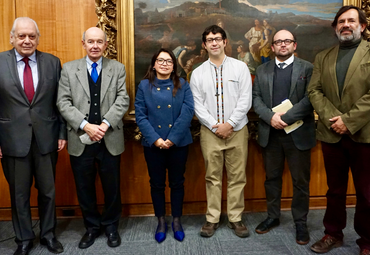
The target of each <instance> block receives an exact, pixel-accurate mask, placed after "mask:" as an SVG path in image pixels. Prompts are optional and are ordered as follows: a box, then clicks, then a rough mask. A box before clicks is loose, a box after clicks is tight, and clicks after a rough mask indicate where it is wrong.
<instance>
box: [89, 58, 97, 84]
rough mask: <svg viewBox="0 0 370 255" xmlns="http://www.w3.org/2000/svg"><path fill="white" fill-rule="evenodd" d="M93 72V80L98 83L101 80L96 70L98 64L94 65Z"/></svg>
mask: <svg viewBox="0 0 370 255" xmlns="http://www.w3.org/2000/svg"><path fill="white" fill-rule="evenodd" d="M91 66H92V70H91V78H92V79H93V81H94V82H95V83H96V81H97V80H98V78H99V75H98V71H97V70H96V67H97V66H98V64H97V63H95V62H94V63H92V65H91Z"/></svg>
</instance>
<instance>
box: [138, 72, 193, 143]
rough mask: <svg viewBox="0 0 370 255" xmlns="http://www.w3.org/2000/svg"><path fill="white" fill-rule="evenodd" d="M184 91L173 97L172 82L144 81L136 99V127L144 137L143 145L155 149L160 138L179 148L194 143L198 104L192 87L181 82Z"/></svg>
mask: <svg viewBox="0 0 370 255" xmlns="http://www.w3.org/2000/svg"><path fill="white" fill-rule="evenodd" d="M180 82H181V89H178V90H177V93H176V95H175V97H173V96H172V90H173V88H174V85H173V83H172V80H171V79H167V80H159V79H157V78H155V80H154V82H153V84H149V80H147V79H146V80H142V81H141V82H140V84H139V87H138V90H137V93H136V99H135V116H136V123H137V125H138V126H139V129H140V131H141V133H142V134H143V139H142V142H141V143H142V145H143V146H146V147H151V146H154V142H155V141H157V140H158V139H159V138H162V139H163V140H167V139H169V140H170V141H172V142H173V143H174V144H175V145H176V146H177V147H182V146H185V145H188V144H190V143H192V142H193V139H192V137H191V133H190V123H191V120H192V118H193V115H194V100H193V94H192V93H191V90H190V86H189V83H188V82H186V81H185V80H184V79H180Z"/></svg>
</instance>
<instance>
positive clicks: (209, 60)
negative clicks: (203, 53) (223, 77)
mask: <svg viewBox="0 0 370 255" xmlns="http://www.w3.org/2000/svg"><path fill="white" fill-rule="evenodd" d="M226 59H227V56H226V55H225V58H224V60H222V64H221V65H220V67H221V66H223V65H224V63H225V61H226ZM208 62H209V63H210V64H211V65H212V66H214V67H216V68H217V66H216V65H215V64H213V63H212V61H211V59H210V58H208Z"/></svg>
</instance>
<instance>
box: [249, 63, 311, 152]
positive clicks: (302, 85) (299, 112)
mask: <svg viewBox="0 0 370 255" xmlns="http://www.w3.org/2000/svg"><path fill="white" fill-rule="evenodd" d="M274 68H275V60H274V59H273V60H271V61H269V62H267V63H265V64H263V65H261V66H259V67H258V68H257V72H256V78H255V80H254V84H253V108H254V111H255V112H256V113H257V114H258V115H259V117H260V121H259V122H258V143H259V144H260V145H261V146H262V147H266V146H267V144H268V141H269V135H270V128H271V126H270V123H271V118H272V116H273V115H274V114H275V113H274V112H273V111H272V110H271V108H272V93H273V83H274V81H273V79H274ZM312 69H313V65H312V64H311V63H309V62H307V61H305V60H302V59H299V58H296V57H295V58H294V62H293V70H292V78H291V85H290V93H289V100H290V101H291V102H292V104H293V108H291V109H290V110H289V111H288V112H286V113H285V114H284V115H283V116H282V117H281V119H282V120H283V121H284V122H285V123H287V124H288V125H290V124H293V123H294V122H296V121H297V120H303V122H304V123H303V125H302V126H301V127H300V128H298V129H297V130H295V131H293V132H292V133H290V134H291V136H292V139H293V141H294V144H295V146H296V147H297V148H298V149H299V150H307V149H310V148H312V147H314V146H315V145H316V138H315V120H314V115H313V108H312V105H311V103H310V101H309V100H308V97H307V86H308V84H309V82H310V79H311V75H312Z"/></svg>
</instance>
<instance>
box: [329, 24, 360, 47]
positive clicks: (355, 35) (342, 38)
mask: <svg viewBox="0 0 370 255" xmlns="http://www.w3.org/2000/svg"><path fill="white" fill-rule="evenodd" d="M335 33H336V34H337V37H338V40H339V41H340V42H341V43H342V42H354V41H357V40H358V39H360V38H361V26H358V27H357V28H356V29H355V30H353V31H352V34H351V35H341V34H340V31H335Z"/></svg>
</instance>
